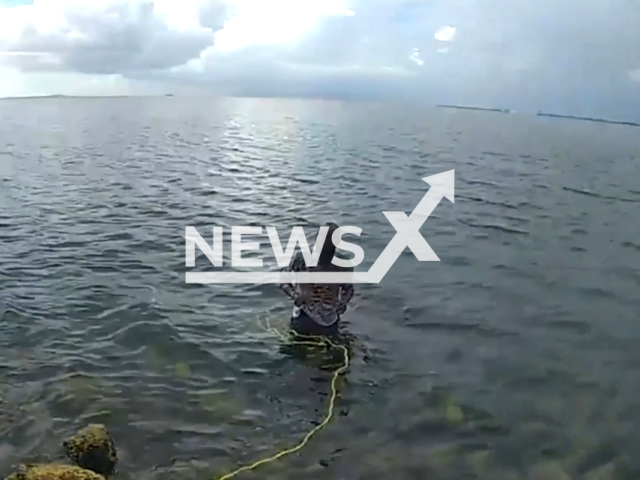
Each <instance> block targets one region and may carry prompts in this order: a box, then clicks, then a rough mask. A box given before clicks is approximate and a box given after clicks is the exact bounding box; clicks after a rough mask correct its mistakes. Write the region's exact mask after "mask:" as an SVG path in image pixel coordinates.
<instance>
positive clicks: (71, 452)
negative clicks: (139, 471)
mask: <svg viewBox="0 0 640 480" xmlns="http://www.w3.org/2000/svg"><path fill="white" fill-rule="evenodd" d="M62 446H63V448H64V450H65V453H66V454H67V456H68V457H69V458H70V459H71V461H72V462H73V463H75V464H76V465H77V466H78V467H81V468H85V469H88V470H91V471H93V472H95V473H98V474H100V475H102V476H104V477H108V476H109V475H111V474H112V473H113V472H114V471H115V467H116V464H117V463H118V454H117V452H116V447H115V444H114V443H113V440H112V439H111V436H110V435H109V432H108V431H107V428H106V427H105V426H104V425H102V424H91V425H87V426H86V427H84V428H83V429H81V430H80V431H79V432H78V433H76V434H75V435H74V436H73V437H71V438H69V439H68V440H65V441H64V442H63V443H62Z"/></svg>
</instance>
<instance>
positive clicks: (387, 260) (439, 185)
mask: <svg viewBox="0 0 640 480" xmlns="http://www.w3.org/2000/svg"><path fill="white" fill-rule="evenodd" d="M454 175H455V170H449V171H448V172H443V173H439V174H438V175H432V176H430V177H424V178H423V179H422V180H424V181H425V182H427V183H428V184H429V185H431V188H430V189H429V191H428V192H427V193H426V194H425V196H424V197H422V200H420V203H418V205H416V208H414V209H413V212H411V215H410V216H408V217H407V215H406V214H405V213H404V212H382V213H384V216H385V217H387V219H388V220H389V222H390V223H391V225H393V228H395V229H396V234H395V236H394V237H393V239H392V240H391V241H390V242H389V244H388V245H387V247H386V248H385V249H384V251H383V252H382V253H381V254H380V256H379V257H378V259H377V260H376V263H374V264H373V265H372V266H371V268H370V269H369V271H368V272H367V273H366V280H367V281H366V282H363V283H380V281H381V280H382V278H383V277H384V276H385V275H386V274H387V272H388V271H389V269H390V268H391V267H392V266H393V264H394V263H395V262H396V260H398V257H399V256H400V254H402V252H403V251H404V249H405V248H406V247H409V249H410V250H411V251H412V252H413V254H414V255H415V257H416V258H417V259H418V261H419V262H439V261H440V259H439V258H438V256H437V255H436V252H434V251H433V249H432V248H431V246H430V245H429V244H428V243H427V241H426V240H425V239H424V237H423V236H422V235H421V234H420V228H422V225H424V222H426V220H427V218H429V215H431V214H432V213H433V211H434V210H435V208H436V207H437V206H438V204H439V203H440V200H442V198H443V197H445V198H447V199H448V200H450V201H451V203H453V202H454V192H455V176H454ZM354 275H357V274H355V273H354Z"/></svg>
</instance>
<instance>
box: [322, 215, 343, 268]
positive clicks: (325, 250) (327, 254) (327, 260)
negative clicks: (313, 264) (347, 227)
mask: <svg viewBox="0 0 640 480" xmlns="http://www.w3.org/2000/svg"><path fill="white" fill-rule="evenodd" d="M325 226H327V227H329V230H328V231H327V236H326V237H325V239H324V245H322V250H321V251H320V258H319V259H318V265H319V266H323V267H327V266H329V265H331V260H333V256H334V255H335V253H336V246H335V245H334V243H333V239H332V238H331V237H332V236H333V232H335V231H336V230H337V229H338V228H339V227H338V225H336V224H335V223H327V224H326V225H325Z"/></svg>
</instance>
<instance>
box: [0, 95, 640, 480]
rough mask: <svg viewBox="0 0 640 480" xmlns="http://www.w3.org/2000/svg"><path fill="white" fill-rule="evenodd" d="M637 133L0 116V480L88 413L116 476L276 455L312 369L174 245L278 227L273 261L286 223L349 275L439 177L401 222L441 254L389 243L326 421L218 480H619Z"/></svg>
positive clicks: (468, 115) (246, 112)
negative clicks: (444, 193)
mask: <svg viewBox="0 0 640 480" xmlns="http://www.w3.org/2000/svg"><path fill="white" fill-rule="evenodd" d="M638 132H639V130H638V129H637V128H633V127H625V126H612V125H604V124H590V123H582V122H574V121H567V120H556V119H548V118H540V117H538V118H536V117H533V116H526V115H503V114H495V113H486V112H469V111H455V110H444V109H435V108H434V109H420V110H417V109H416V110H415V111H410V110H409V109H407V107H406V106H393V105H385V104H370V103H352V104H349V103H340V102H321V101H303V100H266V99H183V98H178V97H174V98H138V99H136V98H130V99H126V98H125V99H48V100H21V101H11V100H7V101H4V102H2V104H1V105H0V476H2V475H4V474H7V473H9V471H10V470H11V469H12V466H13V465H15V464H16V463H18V462H22V461H49V460H60V459H62V458H63V457H62V454H61V447H60V443H61V441H62V439H63V438H64V437H66V436H68V435H70V434H71V433H73V432H74V431H75V430H77V429H78V428H79V427H81V426H83V425H85V424H86V423H88V422H102V423H105V424H106V425H107V427H108V428H109V430H110V432H111V433H112V435H113V437H114V440H115V442H116V444H117V446H118V449H119V452H120V457H121V461H120V464H119V466H118V469H119V473H118V477H117V478H122V479H129V478H131V479H133V478H136V479H141V478H142V479H182V478H184V479H192V478H193V479H209V480H215V479H216V478H218V477H220V476H221V475H222V474H224V473H226V472H228V471H230V470H233V469H234V468H235V467H236V466H238V465H241V464H245V463H251V462H253V461H255V460H258V459H260V458H262V457H266V456H270V455H272V454H273V453H276V452H277V451H279V450H281V449H283V448H287V447H291V446H293V445H295V444H296V443H298V442H299V441H300V440H301V439H302V437H303V436H304V435H305V434H306V433H307V432H308V431H309V430H310V429H311V428H313V427H314V425H315V424H317V422H318V421H320V420H321V419H322V417H323V415H324V414H325V413H326V408H327V402H328V398H329V397H328V395H329V379H330V375H329V374H328V373H327V372H326V371H323V370H322V369H321V368H319V364H318V361H315V360H313V359H309V358H307V359H304V358H301V357H300V356H299V355H295V354H293V353H291V352H290V351H288V350H287V349H284V348H283V347H282V345H281V344H280V342H279V339H278V338H277V337H276V336H274V335H272V334H271V333H269V332H267V331H265V330H264V329H263V328H261V326H260V325H259V323H258V321H259V320H261V319H262V320H264V319H269V320H270V321H271V322H272V323H273V324H274V325H275V326H278V327H284V326H286V322H287V318H288V314H289V312H290V304H289V303H288V302H287V301H286V298H285V296H284V294H283V293H282V292H281V291H280V290H279V289H278V288H277V286H275V285H187V284H185V278H184V277H185V275H184V274H185V272H186V271H187V270H188V269H187V268H186V267H185V251H184V248H185V240H184V231H185V227H186V226H195V227H196V228H198V231H199V232H200V233H201V234H202V235H203V237H204V238H205V239H206V240H207V241H209V242H211V227H213V226H214V225H223V226H225V227H230V226H232V225H264V226H270V225H273V226H276V227H277V228H278V232H279V233H280V235H281V241H282V243H283V246H284V244H286V241H287V240H288V232H289V231H290V228H291V227H293V226H296V225H300V226H304V227H308V230H307V232H308V234H309V235H311V232H312V231H313V226H314V225H316V224H317V223H324V222H326V221H330V220H332V221H336V222H338V223H339V224H342V225H357V226H359V227H360V228H362V229H363V232H362V235H361V237H360V238H358V239H355V240H352V241H353V242H354V243H358V244H359V245H360V246H362V247H363V248H364V250H365V254H366V256H365V262H364V263H365V265H364V266H363V268H368V266H369V265H370V264H371V263H372V262H373V261H374V260H375V258H376V257H377V256H378V255H379V253H380V252H381V251H382V249H383V248H384V247H385V246H386V244H387V243H388V242H389V240H390V239H391V238H392V237H393V235H394V233H395V230H394V229H393V227H392V226H391V225H390V224H389V222H388V221H387V219H386V218H385V217H384V215H383V213H382V212H383V211H390V210H402V211H405V212H407V213H410V212H411V211H412V210H413V208H414V207H415V206H416V205H417V203H418V202H419V201H420V199H421V198H422V196H423V195H424V194H425V193H426V191H427V189H428V186H427V185H426V184H425V183H424V182H423V181H422V180H421V178H422V177H426V176H429V175H434V174H437V173H441V172H443V171H446V170H450V169H455V174H456V197H455V203H453V204H452V203H451V202H449V201H447V200H442V202H441V203H440V205H439V206H438V207H437V208H436V209H435V211H434V213H433V214H432V215H431V217H430V218H429V219H428V220H427V221H426V223H425V225H424V227H423V228H422V229H421V232H422V234H423V235H424V237H425V238H426V239H427V241H428V242H429V244H430V245H431V247H432V248H433V249H434V251H435V252H436V253H437V255H438V256H439V257H440V259H441V261H440V262H430V263H420V262H417V261H416V259H415V258H414V257H413V255H412V254H411V252H410V251H409V250H406V251H405V252H404V254H403V255H402V256H401V257H400V258H399V259H398V261H397V262H396V264H395V265H394V267H393V268H392V269H391V271H390V272H389V273H388V274H387V276H386V277H385V278H384V280H383V281H382V282H381V283H380V284H379V285H358V286H356V296H355V297H354V300H353V302H352V304H351V306H350V309H349V311H348V312H347V313H346V315H345V317H344V330H345V331H346V332H347V333H349V334H350V335H352V336H353V337H354V338H355V346H354V348H353V357H352V362H351V365H350V368H349V371H348V373H347V374H346V375H345V376H344V378H343V379H342V381H341V382H340V396H339V399H338V403H337V411H336V418H335V419H334V421H333V422H332V423H331V424H330V425H329V426H328V427H327V428H326V429H325V430H322V431H321V432H320V433H319V434H318V435H317V436H316V437H314V438H313V439H312V440H311V441H310V443H309V445H307V446H306V447H305V448H304V449H303V450H301V451H300V452H299V453H298V454H295V455H292V456H290V457H286V458H284V459H281V460H279V461H277V462H275V463H273V464H270V465H267V466H263V467H260V468H259V469H257V470H256V471H255V472H247V473H243V474H241V475H239V476H238V477H237V478H247V479H250V478H270V479H271V478H273V479H293V478H305V479H311V480H313V479H329V478H331V479H336V480H338V479H344V480H351V479H367V480H376V479H390V478H404V479H412V478H416V479H418V478H420V479H423V478H431V479H443V480H445V479H446V480H448V479H455V480H459V479H465V478H483V479H485V478H486V479H492V480H502V479H505V480H507V479H509V480H515V479H531V480H546V479H549V480H552V479H553V480H564V479H582V478H585V479H587V480H604V479H621V480H631V479H634V480H635V479H637V478H638V476H639V475H640V461H639V460H638V459H637V455H636V453H637V451H638V448H640V433H639V430H638V428H637V425H638V424H639V422H640V408H638V407H639V406H640V405H639V404H640V373H639V372H640V370H639V367H640V350H639V349H638V348H637V344H638V340H639V337H640V323H639V321H638V312H639V311H640V293H639V288H638V287H639V285H640V239H639V233H640V232H639V227H638V222H637V218H638V212H639V211H640V183H639V182H638V180H637V178H638V174H639V173H640V166H639V164H638V162H639V160H640V135H639V134H638ZM345 238H346V237H345ZM262 242H264V243H265V245H266V246H267V247H268V238H267V237H266V235H265V236H264V238H263V239H262ZM227 245H228V244H227ZM229 253H230V252H228V251H227V252H225V258H227V259H228V258H229V257H228V256H229ZM256 255H258V256H261V257H263V258H264V260H265V266H266V268H271V269H275V268H276V265H275V260H274V259H273V254H272V253H271V252H270V249H269V248H263V249H262V250H261V251H260V252H258V253H257V254H256ZM208 269H210V264H209V263H208V261H207V259H206V257H204V255H199V256H198V258H197V261H196V268H195V269H193V270H196V271H205V270H208Z"/></svg>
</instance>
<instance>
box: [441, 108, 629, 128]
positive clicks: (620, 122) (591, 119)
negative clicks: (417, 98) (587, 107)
mask: <svg viewBox="0 0 640 480" xmlns="http://www.w3.org/2000/svg"><path fill="white" fill-rule="evenodd" d="M436 107H438V108H453V109H458V110H479V111H484V112H496V113H516V111H515V110H510V109H508V108H504V109H501V108H488V107H473V106H467V105H443V104H440V105H436ZM536 116H537V117H551V118H566V119H569V120H582V121H586V122H598V123H610V124H612V125H629V126H632V127H640V123H638V122H631V121H624V120H607V119H606V118H595V117H580V116H577V115H561V114H559V113H545V112H540V111H538V112H536Z"/></svg>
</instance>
